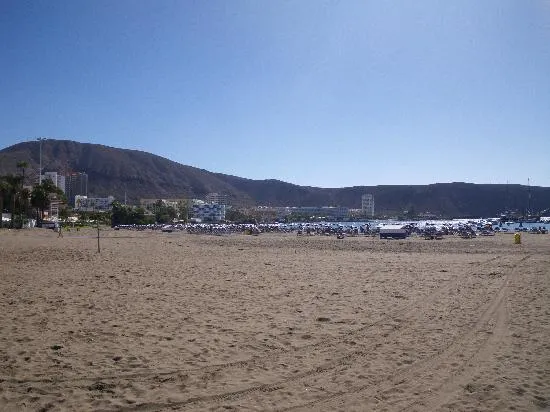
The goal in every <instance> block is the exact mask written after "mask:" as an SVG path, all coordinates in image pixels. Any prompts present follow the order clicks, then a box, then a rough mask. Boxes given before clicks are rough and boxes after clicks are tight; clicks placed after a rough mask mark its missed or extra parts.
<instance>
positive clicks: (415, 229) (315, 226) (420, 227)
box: [114, 222, 548, 239]
mask: <svg viewBox="0 0 550 412" xmlns="http://www.w3.org/2000/svg"><path fill="white" fill-rule="evenodd" d="M393 225H394V226H395V223H394V224H393ZM384 227H385V224H374V223H372V222H370V223H363V224H360V225H356V224H345V223H288V224H287V223H177V224H170V225H167V224H149V225H119V226H115V227H114V229H115V230H121V229H125V230H137V231H142V230H153V231H162V232H186V233H189V234H201V235H217V236H221V235H229V234H237V233H242V234H248V235H258V234H260V233H272V232H275V233H295V234H296V235H297V236H337V237H339V238H343V237H355V236H373V237H375V236H378V234H379V232H380V230H381V229H383V228H384ZM400 227H401V228H402V229H404V230H405V231H406V233H407V236H411V235H417V236H421V237H424V238H426V239H428V238H429V239H434V238H435V239H440V238H442V237H443V236H455V235H456V236H460V237H462V238H472V237H476V236H493V235H495V234H496V233H498V232H500V231H505V230H503V229H502V228H500V227H499V226H493V225H491V224H487V223H479V222H455V223H451V222H446V223H441V222H439V223H429V222H423V223H418V222H412V223H406V224H401V225H400ZM504 229H505V228H504ZM535 229H536V230H535ZM529 231H530V232H532V233H548V230H547V229H546V228H545V227H544V226H541V227H539V228H531V229H530V230H529Z"/></svg>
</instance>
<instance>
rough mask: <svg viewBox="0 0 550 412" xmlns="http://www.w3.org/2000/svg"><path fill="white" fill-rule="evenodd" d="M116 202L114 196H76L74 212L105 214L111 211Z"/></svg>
mask: <svg viewBox="0 0 550 412" xmlns="http://www.w3.org/2000/svg"><path fill="white" fill-rule="evenodd" d="M114 200H115V198H114V197H113V196H108V197H88V196H81V195H76V196H75V201H74V204H75V206H74V210H76V211H78V212H104V211H107V210H110V209H111V206H112V204H113V202H114Z"/></svg>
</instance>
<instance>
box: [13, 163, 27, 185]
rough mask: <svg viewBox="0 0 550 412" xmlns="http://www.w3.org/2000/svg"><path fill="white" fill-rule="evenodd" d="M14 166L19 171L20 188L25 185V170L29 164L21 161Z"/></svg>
mask: <svg viewBox="0 0 550 412" xmlns="http://www.w3.org/2000/svg"><path fill="white" fill-rule="evenodd" d="M16 166H17V168H18V169H21V176H22V180H21V186H24V185H25V169H26V168H27V167H29V163H28V162H25V161H24V160H22V161H19V162H17V164H16Z"/></svg>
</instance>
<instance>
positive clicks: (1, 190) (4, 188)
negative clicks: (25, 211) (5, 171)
mask: <svg viewBox="0 0 550 412" xmlns="http://www.w3.org/2000/svg"><path fill="white" fill-rule="evenodd" d="M8 188H9V186H8V182H7V181H6V177H5V176H0V228H1V227H2V213H4V199H7V197H8Z"/></svg>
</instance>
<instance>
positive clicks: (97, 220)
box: [96, 216, 101, 253]
mask: <svg viewBox="0 0 550 412" xmlns="http://www.w3.org/2000/svg"><path fill="white" fill-rule="evenodd" d="M96 223H97V253H101V248H100V247H99V217H98V216H96Z"/></svg>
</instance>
